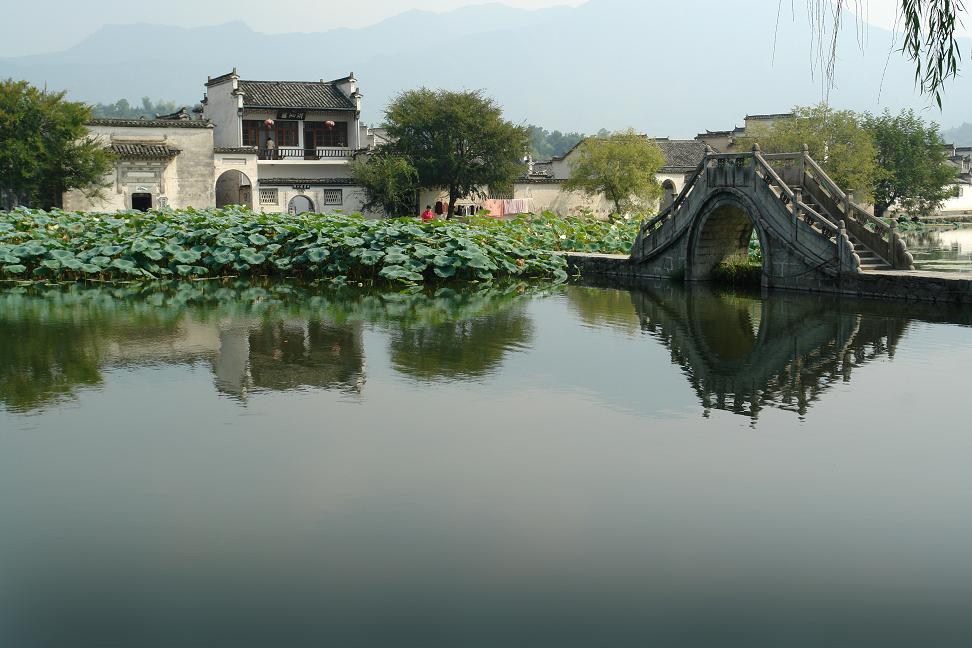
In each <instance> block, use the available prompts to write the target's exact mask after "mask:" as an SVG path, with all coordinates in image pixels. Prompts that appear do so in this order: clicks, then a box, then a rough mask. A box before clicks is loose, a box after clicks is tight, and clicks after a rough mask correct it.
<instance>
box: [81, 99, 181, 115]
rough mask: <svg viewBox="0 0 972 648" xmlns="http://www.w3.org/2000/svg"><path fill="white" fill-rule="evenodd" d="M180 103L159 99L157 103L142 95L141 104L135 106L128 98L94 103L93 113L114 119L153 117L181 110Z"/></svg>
mask: <svg viewBox="0 0 972 648" xmlns="http://www.w3.org/2000/svg"><path fill="white" fill-rule="evenodd" d="M179 107H180V106H179V105H177V104H176V102H174V101H163V100H162V99H159V100H158V101H156V102H155V103H152V100H151V99H149V98H148V97H142V105H141V106H137V105H136V106H133V105H131V104H130V103H129V102H128V99H119V100H118V101H116V102H115V103H113V104H103V103H98V104H94V105H93V106H92V107H91V114H92V115H93V116H94V117H107V118H112V119H138V118H139V117H145V118H147V119H152V118H154V117H155V116H156V115H169V114H171V113H174V112H175V111H177V110H179Z"/></svg>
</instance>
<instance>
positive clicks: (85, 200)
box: [62, 110, 215, 211]
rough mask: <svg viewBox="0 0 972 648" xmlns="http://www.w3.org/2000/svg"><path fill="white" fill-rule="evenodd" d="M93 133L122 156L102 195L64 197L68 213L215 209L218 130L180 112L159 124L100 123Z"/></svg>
mask: <svg viewBox="0 0 972 648" xmlns="http://www.w3.org/2000/svg"><path fill="white" fill-rule="evenodd" d="M88 131H89V132H90V133H91V135H93V136H94V137H95V138H96V139H98V140H100V141H101V142H103V143H104V145H105V147H106V148H108V149H110V150H111V151H112V152H113V153H114V154H115V156H116V162H115V168H114V169H113V170H112V171H111V172H110V173H109V174H108V176H107V177H106V178H105V182H104V185H105V186H104V187H103V188H101V190H100V191H99V192H98V193H97V194H88V193H86V192H82V191H78V190H74V191H68V192H65V193H64V196H63V198H62V205H63V207H64V209H67V210H72V211H74V210H77V211H92V210H99V211H119V210H126V209H140V210H145V209H151V208H153V207H162V206H166V205H167V206H169V207H172V208H175V209H180V208H184V207H209V206H210V205H212V204H213V202H214V200H215V192H214V188H215V185H214V183H215V179H214V168H213V125H212V124H210V123H207V122H205V121H200V120H198V119H190V118H189V114H188V113H187V112H185V111H184V110H183V111H179V112H178V113H175V114H173V115H166V116H164V117H160V118H158V119H94V120H92V121H91V122H89V123H88Z"/></svg>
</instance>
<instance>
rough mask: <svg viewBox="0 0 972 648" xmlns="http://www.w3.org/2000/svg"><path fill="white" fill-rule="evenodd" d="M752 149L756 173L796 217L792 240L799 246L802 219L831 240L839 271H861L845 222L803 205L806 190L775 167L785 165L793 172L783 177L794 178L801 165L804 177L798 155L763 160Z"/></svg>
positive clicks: (774, 155) (771, 156)
mask: <svg viewBox="0 0 972 648" xmlns="http://www.w3.org/2000/svg"><path fill="white" fill-rule="evenodd" d="M753 149H754V150H753V155H754V157H755V160H756V169H757V173H758V174H759V175H760V176H761V177H762V178H763V181H764V182H766V184H767V185H768V186H770V187H774V186H775V187H778V188H779V190H780V194H779V196H780V200H781V201H782V202H784V204H786V205H788V208H789V211H790V212H791V214H792V215H793V220H792V224H793V229H792V231H791V232H790V236H791V237H792V240H793V241H794V242H796V241H797V240H798V238H799V236H800V228H799V222H800V220H801V219H802V220H803V221H804V222H805V223H806V224H807V225H809V226H810V227H812V228H814V229H815V230H817V232H818V235H822V236H823V237H824V238H826V239H828V240H829V241H830V242H831V244H832V245H833V246H834V258H835V259H836V261H837V267H838V268H839V269H843V268H850V269H852V270H859V269H860V266H861V261H860V258H859V257H857V255H856V254H855V253H854V246H853V245H852V244H851V242H850V239H849V238H848V236H847V231H846V230H845V229H844V226H843V222H836V223H835V222H834V221H833V220H832V219H831V218H829V217H828V216H827V215H826V214H823V213H821V212H819V211H817V210H816V209H814V208H813V207H811V206H810V205H808V204H807V203H805V202H804V201H803V187H802V186H801V185H798V184H796V183H794V182H793V181H792V180H791V182H786V181H784V179H783V177H782V176H781V175H780V172H779V171H778V170H777V168H775V167H774V163H776V164H780V163H781V162H782V163H783V164H784V165H785V166H786V167H790V169H791V170H790V171H787V170H783V173H784V174H785V175H787V176H790V177H792V176H793V172H792V168H793V167H796V166H797V165H800V173H801V174H802V173H803V170H802V160H800V156H799V154H790V153H783V154H770V155H768V156H765V157H764V156H763V155H762V154H761V153H760V151H759V147H758V146H754V147H753Z"/></svg>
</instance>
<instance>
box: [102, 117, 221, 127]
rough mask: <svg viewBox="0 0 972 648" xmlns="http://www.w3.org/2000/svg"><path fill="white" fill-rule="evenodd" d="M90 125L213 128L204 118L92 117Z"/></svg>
mask: <svg viewBox="0 0 972 648" xmlns="http://www.w3.org/2000/svg"><path fill="white" fill-rule="evenodd" d="M88 125H89V126H138V127H143V128H148V127H150V126H151V127H162V128H212V127H213V124H212V122H210V121H208V120H204V119H91V120H89V121H88Z"/></svg>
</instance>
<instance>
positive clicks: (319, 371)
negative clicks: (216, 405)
mask: <svg viewBox="0 0 972 648" xmlns="http://www.w3.org/2000/svg"><path fill="white" fill-rule="evenodd" d="M361 330H362V324H361V323H360V322H350V323H345V324H342V325H336V324H332V323H329V322H327V321H325V320H324V319H322V318H320V317H300V316H287V317H283V316H273V315H266V314H264V315H262V316H259V317H257V316H255V315H252V314H246V313H243V314H240V313H235V312H234V313H233V314H231V315H227V314H226V313H225V312H221V310H220V307H219V306H215V307H214V306H212V305H206V306H202V307H192V306H188V305H186V304H185V303H182V302H179V301H176V302H174V303H161V304H160V303H150V302H149V301H146V300H133V299H116V298H114V297H113V296H111V295H110V294H105V293H103V292H98V293H97V294H96V293H94V292H87V293H62V292H58V291H44V292H40V293H38V294H35V295H25V294H12V293H0V341H2V343H0V406H2V407H5V408H7V409H10V410H12V411H33V410H37V409H42V408H44V407H46V406H49V405H52V404H55V403H58V402H60V401H63V400H70V399H73V398H76V397H77V395H78V393H79V392H81V391H83V390H85V389H92V388H94V389H97V388H99V387H100V386H102V385H103V383H104V374H105V372H107V371H110V370H112V369H115V368H125V367H146V366H157V365H176V364H183V365H185V364H201V365H208V366H209V367H210V368H211V371H212V375H213V382H214V385H215V387H216V389H217V390H218V391H219V392H221V393H223V394H226V395H229V396H232V397H234V398H238V399H241V400H246V398H247V397H248V396H249V394H251V393H253V392H255V391H261V390H268V391H282V390H294V389H323V390H334V391H339V392H343V393H346V394H358V393H360V392H361V390H362V388H363V385H364V383H365V356H364V347H363V344H362V340H361V337H362V334H361ZM12 341H16V343H12Z"/></svg>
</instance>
